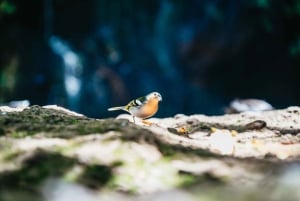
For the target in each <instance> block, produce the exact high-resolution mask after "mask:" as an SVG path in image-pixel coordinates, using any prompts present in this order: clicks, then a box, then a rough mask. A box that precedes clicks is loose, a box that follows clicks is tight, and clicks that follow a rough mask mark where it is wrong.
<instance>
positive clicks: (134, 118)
mask: <svg viewBox="0 0 300 201" xmlns="http://www.w3.org/2000/svg"><path fill="white" fill-rule="evenodd" d="M132 118H133V123H134V124H135V117H134V116H133V115H132Z"/></svg>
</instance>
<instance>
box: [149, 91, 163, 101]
mask: <svg viewBox="0 0 300 201" xmlns="http://www.w3.org/2000/svg"><path fill="white" fill-rule="evenodd" d="M146 99H147V100H150V99H157V100H158V101H162V97H161V95H160V93H158V92H152V93H150V94H148V95H147V96H146Z"/></svg>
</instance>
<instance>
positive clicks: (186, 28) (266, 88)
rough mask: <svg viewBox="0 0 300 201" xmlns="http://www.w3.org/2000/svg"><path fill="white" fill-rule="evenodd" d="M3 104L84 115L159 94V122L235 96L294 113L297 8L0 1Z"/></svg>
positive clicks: (219, 105)
mask: <svg viewBox="0 0 300 201" xmlns="http://www.w3.org/2000/svg"><path fill="white" fill-rule="evenodd" d="M0 2H1V3H0V104H2V105H3V104H6V103H8V102H10V101H13V100H28V101H30V104H31V105H35V104H38V105H46V104H57V105H60V106H64V107H66V108H69V109H71V110H74V111H77V112H80V113H83V114H85V115H87V116H90V117H96V118H104V117H109V116H116V113H108V112H107V108H108V107H111V106H116V105H123V104H126V103H127V102H128V101H129V100H131V99H133V98H137V97H139V96H143V95H145V94H147V93H149V92H152V91H158V92H160V93H161V94H162V96H163V102H162V104H161V108H160V110H159V112H158V114H157V115H156V116H158V117H166V116H171V115H174V114H177V113H185V114H194V113H203V114H209V115H212V114H222V113H223V111H224V108H225V106H227V105H228V104H229V102H230V101H231V100H233V99H235V98H259V99H264V100H266V101H268V102H269V103H271V104H272V105H273V106H274V107H275V108H283V107H287V106H290V105H300V93H299V87H300V79H299V75H300V0H289V1H280V0H278V1H276V0H275V1H271V0H249V1H240V0H228V1H220V0H189V1H185V0H151V1H139V0H85V1H82V0H26V1H22V0H2V1H0Z"/></svg>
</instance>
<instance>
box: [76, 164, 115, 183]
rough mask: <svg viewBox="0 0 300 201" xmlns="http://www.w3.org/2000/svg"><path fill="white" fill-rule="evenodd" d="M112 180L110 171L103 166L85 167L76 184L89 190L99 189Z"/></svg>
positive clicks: (107, 167)
mask: <svg viewBox="0 0 300 201" xmlns="http://www.w3.org/2000/svg"><path fill="white" fill-rule="evenodd" d="M111 178H112V169H111V168H110V167H109V166H104V165H90V166H87V167H86V168H85V170H84V172H83V174H81V175H80V177H79V178H78V182H79V183H81V184H84V185H85V186H88V187H90V188H99V187H102V186H104V185H106V184H107V183H108V182H109V181H110V179H111Z"/></svg>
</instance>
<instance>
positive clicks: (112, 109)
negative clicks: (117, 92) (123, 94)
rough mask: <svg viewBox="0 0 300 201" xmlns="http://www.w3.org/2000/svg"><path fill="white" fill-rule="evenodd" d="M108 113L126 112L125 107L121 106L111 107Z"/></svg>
mask: <svg viewBox="0 0 300 201" xmlns="http://www.w3.org/2000/svg"><path fill="white" fill-rule="evenodd" d="M107 110H108V111H115V110H125V107H124V106H119V107H110V108H108V109H107Z"/></svg>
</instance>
